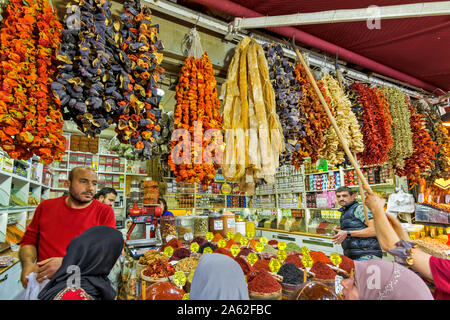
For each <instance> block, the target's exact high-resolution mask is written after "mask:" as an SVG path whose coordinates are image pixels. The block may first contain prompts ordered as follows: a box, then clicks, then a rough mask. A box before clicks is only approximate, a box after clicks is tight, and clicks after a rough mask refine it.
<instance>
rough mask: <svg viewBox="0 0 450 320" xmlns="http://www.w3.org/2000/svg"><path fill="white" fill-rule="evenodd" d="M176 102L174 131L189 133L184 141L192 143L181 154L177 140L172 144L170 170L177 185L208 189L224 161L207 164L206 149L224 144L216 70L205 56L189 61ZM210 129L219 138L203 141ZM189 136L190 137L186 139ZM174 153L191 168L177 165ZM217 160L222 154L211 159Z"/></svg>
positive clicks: (180, 82)
mask: <svg viewBox="0 0 450 320" xmlns="http://www.w3.org/2000/svg"><path fill="white" fill-rule="evenodd" d="M176 101H177V104H176V106H175V112H174V130H177V129H185V130H187V131H186V132H184V133H183V136H182V137H181V138H189V139H190V140H189V142H191V141H192V142H191V143H190V144H189V145H185V146H184V148H183V150H181V153H179V152H180V150H178V149H177V150H178V151H176V150H175V151H174V148H176V146H177V145H178V146H179V143H180V142H179V141H178V140H177V141H172V142H171V145H172V154H171V155H170V156H169V166H170V168H171V170H172V171H173V172H174V173H175V175H176V177H177V181H178V182H186V183H193V182H201V183H202V184H203V185H204V186H207V185H209V184H210V183H211V182H213V181H214V176H215V175H216V169H217V168H218V167H219V164H220V163H222V161H221V159H216V160H217V161H210V162H209V163H208V161H205V155H206V153H205V149H206V148H208V146H209V145H210V144H211V143H213V142H215V143H217V144H220V145H221V144H222V141H219V140H221V137H222V134H221V133H220V131H219V130H220V128H221V125H222V117H221V115H220V102H219V98H218V96H217V88H216V80H215V78H214V70H213V68H212V64H211V60H210V59H209V57H208V54H207V53H206V52H205V53H204V54H203V55H202V56H201V57H200V58H198V59H196V58H194V57H192V56H191V57H188V58H186V60H185V62H184V65H183V67H182V68H181V72H180V75H179V82H178V85H177V87H176ZM196 126H197V127H196ZM209 129H216V130H217V132H216V133H219V135H220V137H217V136H216V137H206V136H205V137H203V134H204V133H205V132H206V131H207V130H209ZM188 133H189V135H190V136H189V137H187V136H188ZM200 134H201V136H200ZM215 139H218V140H215ZM184 141H187V140H186V139H185V140H184ZM186 150H187V151H186ZM183 152H189V154H183ZM173 153H176V154H177V156H178V155H179V156H180V157H183V156H184V157H187V160H188V161H186V162H190V164H189V163H181V164H179V163H176V162H177V161H176V160H175V159H173V158H172V155H173ZM216 156H219V154H217V155H216V154H215V151H214V150H213V152H212V154H211V157H213V158H214V157H216ZM212 160H214V159H212ZM183 162H185V161H183Z"/></svg>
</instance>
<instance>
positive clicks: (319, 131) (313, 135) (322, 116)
mask: <svg viewBox="0 0 450 320" xmlns="http://www.w3.org/2000/svg"><path fill="white" fill-rule="evenodd" d="M295 73H296V79H297V81H298V82H299V85H300V87H301V91H302V98H301V100H300V108H302V109H303V112H304V113H305V114H306V116H307V119H308V120H307V122H306V137H305V140H304V141H303V142H304V143H302V146H301V147H300V150H302V152H300V153H298V154H296V155H295V160H294V161H295V166H296V167H297V168H298V167H299V166H300V165H301V164H302V163H303V161H304V158H305V155H306V154H307V155H308V156H309V157H311V161H312V162H316V161H317V160H318V155H319V150H320V149H321V148H322V146H323V141H324V138H323V134H324V132H325V130H326V129H328V128H329V127H330V124H331V123H330V120H329V119H328V117H327V115H326V113H325V111H323V107H322V105H321V102H320V100H319V97H318V96H317V94H316V92H315V90H314V87H313V85H312V84H311V82H310V81H309V79H308V76H307V74H306V70H305V69H304V68H303V66H302V65H301V64H300V63H297V65H296V68H295ZM317 85H318V87H319V89H320V90H321V92H322V95H323V96H324V98H325V101H326V102H327V104H328V107H330V104H331V99H330V97H328V96H327V94H326V92H325V89H324V88H323V84H322V83H321V82H320V81H319V82H318V84H317ZM330 110H331V108H330Z"/></svg>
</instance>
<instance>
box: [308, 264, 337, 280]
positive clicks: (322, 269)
mask: <svg viewBox="0 0 450 320" xmlns="http://www.w3.org/2000/svg"><path fill="white" fill-rule="evenodd" d="M310 271H311V272H312V273H314V274H315V278H317V279H322V280H333V279H334V278H335V277H336V276H337V273H336V272H335V271H334V270H333V269H331V268H330V267H329V266H327V264H326V263H325V262H322V261H318V262H314V265H313V267H312V268H311V270H310Z"/></svg>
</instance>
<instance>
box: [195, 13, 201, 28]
mask: <svg viewBox="0 0 450 320" xmlns="http://www.w3.org/2000/svg"><path fill="white" fill-rule="evenodd" d="M198 20H200V15H198V16H197V21H195V25H194V28H196V27H197V24H198Z"/></svg>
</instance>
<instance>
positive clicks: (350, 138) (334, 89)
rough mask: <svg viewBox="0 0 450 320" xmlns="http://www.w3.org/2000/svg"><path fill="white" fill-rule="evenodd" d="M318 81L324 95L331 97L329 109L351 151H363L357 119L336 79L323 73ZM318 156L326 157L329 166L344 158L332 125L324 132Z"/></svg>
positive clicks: (340, 161) (333, 165)
mask: <svg viewBox="0 0 450 320" xmlns="http://www.w3.org/2000/svg"><path fill="white" fill-rule="evenodd" d="M320 82H321V83H322V84H323V87H324V89H325V92H326V95H327V96H328V97H330V99H331V103H330V104H331V110H332V111H333V113H334V118H335V120H336V123H337V125H338V127H339V130H340V131H341V133H342V135H343V137H344V138H345V139H346V141H347V144H348V147H349V149H350V151H351V152H352V153H360V152H363V151H364V144H363V135H362V133H361V131H360V129H359V124H358V120H357V119H356V116H355V114H354V113H353V111H352V109H351V107H352V103H351V101H350V100H349V99H348V97H347V96H346V94H345V92H344V90H343V89H342V88H341V87H340V86H339V83H338V82H337V80H336V79H334V78H333V77H332V76H331V75H329V74H325V75H324V77H323V78H322V79H321V80H320ZM319 157H320V158H324V159H327V163H328V165H329V166H331V167H335V166H336V165H338V164H340V163H342V162H343V161H344V159H345V151H344V149H343V148H342V146H341V144H340V143H339V139H338V136H337V134H336V131H335V130H334V128H332V127H330V128H328V129H327V130H326V131H325V133H324V144H323V146H322V148H321V149H320V150H319Z"/></svg>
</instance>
